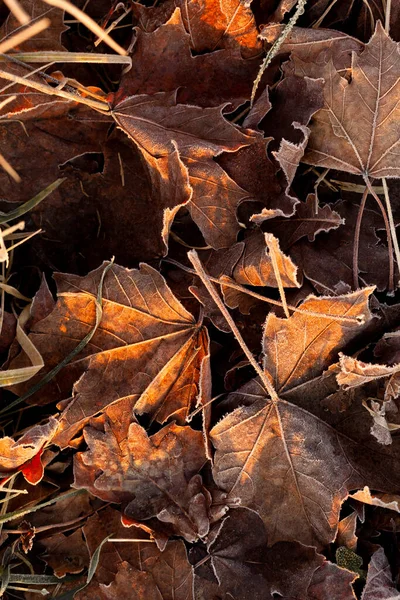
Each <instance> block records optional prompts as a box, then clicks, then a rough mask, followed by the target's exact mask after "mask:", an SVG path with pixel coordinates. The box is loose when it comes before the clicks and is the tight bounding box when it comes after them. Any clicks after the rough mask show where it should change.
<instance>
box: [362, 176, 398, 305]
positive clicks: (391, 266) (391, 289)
mask: <svg viewBox="0 0 400 600" xmlns="http://www.w3.org/2000/svg"><path fill="white" fill-rule="evenodd" d="M364 181H365V183H366V185H367V187H368V190H369V192H370V194H371V195H372V196H373V197H374V198H375V200H376V202H377V204H378V206H379V208H380V209H381V213H382V217H383V220H384V222H385V229H386V237H387V245H388V254H389V284H388V293H389V294H393V292H394V261H393V242H392V233H391V230H390V223H389V220H388V216H387V214H386V210H385V207H384V206H383V204H382V202H381V199H380V198H379V196H378V195H377V194H376V192H375V190H374V188H373V187H372V185H371V182H370V180H369V178H368V176H366V175H364Z"/></svg>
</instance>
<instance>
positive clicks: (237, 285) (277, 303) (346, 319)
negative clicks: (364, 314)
mask: <svg viewBox="0 0 400 600" xmlns="http://www.w3.org/2000/svg"><path fill="white" fill-rule="evenodd" d="M163 261H164V262H166V263H169V264H170V265H175V266H176V267H178V268H179V269H182V271H186V273H191V274H192V275H197V276H199V275H198V273H197V271H195V270H194V269H191V268H190V267H186V266H185V265H183V264H182V263H180V262H178V261H177V260H174V259H173V258H163ZM208 278H209V280H210V281H213V282H214V283H218V285H225V286H226V287H228V288H231V289H233V290H237V291H238V292H242V293H243V294H247V295H248V296H252V297H253V298H256V299H257V300H260V301H261V302H267V303H268V304H273V305H274V306H280V307H281V308H283V305H282V302H280V301H279V300H273V299H272V298H268V297H267V296H262V295H261V294H257V292H253V291H252V290H249V289H247V288H246V287H244V286H243V285H240V283H236V282H234V281H232V280H230V279H229V278H228V277H227V278H226V279H222V278H219V279H218V277H212V276H211V275H208ZM287 307H288V309H289V310H292V311H293V312H298V313H300V314H302V315H309V316H310V317H318V318H320V319H329V320H333V321H341V322H344V323H362V322H363V321H362V320H360V318H359V317H350V316H346V315H330V314H328V313H315V312H313V311H312V310H303V309H302V308H299V307H297V306H292V305H291V304H288V305H287Z"/></svg>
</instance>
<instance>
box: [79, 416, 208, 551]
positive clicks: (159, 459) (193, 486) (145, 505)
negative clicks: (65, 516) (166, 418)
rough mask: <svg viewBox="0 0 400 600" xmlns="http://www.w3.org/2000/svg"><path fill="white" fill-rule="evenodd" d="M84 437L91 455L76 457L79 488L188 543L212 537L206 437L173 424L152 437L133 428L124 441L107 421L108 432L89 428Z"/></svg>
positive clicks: (132, 425) (138, 427) (86, 429)
mask: <svg viewBox="0 0 400 600" xmlns="http://www.w3.org/2000/svg"><path fill="white" fill-rule="evenodd" d="M84 436H85V440H86V442H87V444H88V446H89V450H88V451H86V452H81V453H79V454H77V455H76V460H75V466H76V468H75V483H74V486H75V487H77V488H81V487H83V488H85V489H90V491H91V493H92V494H94V495H96V496H98V497H99V498H102V499H103V500H106V501H108V502H118V503H123V504H124V506H125V508H124V514H126V515H127V516H128V517H130V518H133V519H135V520H137V521H146V520H148V519H151V518H153V517H157V518H158V519H159V520H160V521H162V522H164V523H168V524H169V525H171V526H172V528H173V530H174V531H176V533H177V534H179V535H182V536H183V537H184V538H185V539H187V540H188V541H193V540H195V539H197V538H198V537H204V536H205V535H207V533H208V530H209V518H208V505H209V504H210V499H209V498H208V492H206V491H203V489H202V485H201V478H200V477H199V476H198V475H197V473H198V472H199V471H200V469H201V468H202V466H203V465H204V463H205V462H206V457H205V451H204V443H203V436H202V434H201V432H199V431H194V430H193V429H191V428H190V427H187V426H186V427H179V426H177V425H175V424H171V425H167V426H166V427H164V428H163V429H161V430H160V431H159V432H158V433H156V434H154V435H152V436H151V437H148V435H147V434H146V432H145V431H144V429H143V428H142V427H140V425H138V424H136V423H132V424H131V425H130V426H129V431H128V433H127V436H125V438H124V439H122V440H121V441H119V439H118V437H119V436H118V434H117V435H116V434H115V433H114V432H113V425H112V424H111V423H107V422H106V424H105V431H104V433H103V432H101V431H98V430H97V429H94V428H87V427H86V428H85V430H84Z"/></svg>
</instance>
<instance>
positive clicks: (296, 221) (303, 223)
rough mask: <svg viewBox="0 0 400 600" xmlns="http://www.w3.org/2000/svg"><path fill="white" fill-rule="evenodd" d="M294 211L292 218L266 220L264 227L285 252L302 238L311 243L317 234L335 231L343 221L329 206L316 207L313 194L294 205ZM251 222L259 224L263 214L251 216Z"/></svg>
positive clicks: (262, 219)
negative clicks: (276, 239) (277, 240)
mask: <svg viewBox="0 0 400 600" xmlns="http://www.w3.org/2000/svg"><path fill="white" fill-rule="evenodd" d="M295 211H296V212H295V214H294V215H293V216H292V217H288V218H282V217H275V218H273V219H268V223H267V225H266V227H267V229H268V231H269V232H271V233H273V234H274V235H275V236H276V237H278V238H279V240H280V242H281V245H282V248H284V249H285V250H286V249H287V248H290V247H291V246H292V245H293V244H295V243H296V242H298V241H299V240H300V239H301V238H303V237H306V236H307V239H308V241H309V242H313V241H314V240H315V236H316V235H317V234H318V233H321V232H322V231H325V232H326V231H331V230H332V229H337V228H338V227H339V226H340V225H343V224H344V219H342V218H341V216H340V215H339V213H337V212H335V211H334V210H332V209H331V207H330V206H329V204H325V206H318V205H316V198H315V195H314V194H309V195H308V196H307V199H306V201H305V202H299V203H298V204H296V207H295ZM251 220H252V221H253V222H255V223H257V224H259V223H260V221H261V222H263V221H264V218H263V214H262V213H261V214H260V215H253V216H252V218H251Z"/></svg>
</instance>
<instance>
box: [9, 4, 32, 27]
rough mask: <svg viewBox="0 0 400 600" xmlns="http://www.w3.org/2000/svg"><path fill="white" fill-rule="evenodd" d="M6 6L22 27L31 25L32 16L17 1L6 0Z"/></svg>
mask: <svg viewBox="0 0 400 600" xmlns="http://www.w3.org/2000/svg"><path fill="white" fill-rule="evenodd" d="M4 4H6V5H7V6H8V8H9V9H10V11H11V12H12V14H13V15H14V17H15V18H16V19H17V21H19V22H20V23H21V25H27V24H28V23H29V21H30V20H31V19H30V16H29V15H28V13H27V12H26V11H25V10H24V9H23V8H22V6H21V5H20V3H19V2H17V0H4Z"/></svg>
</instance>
